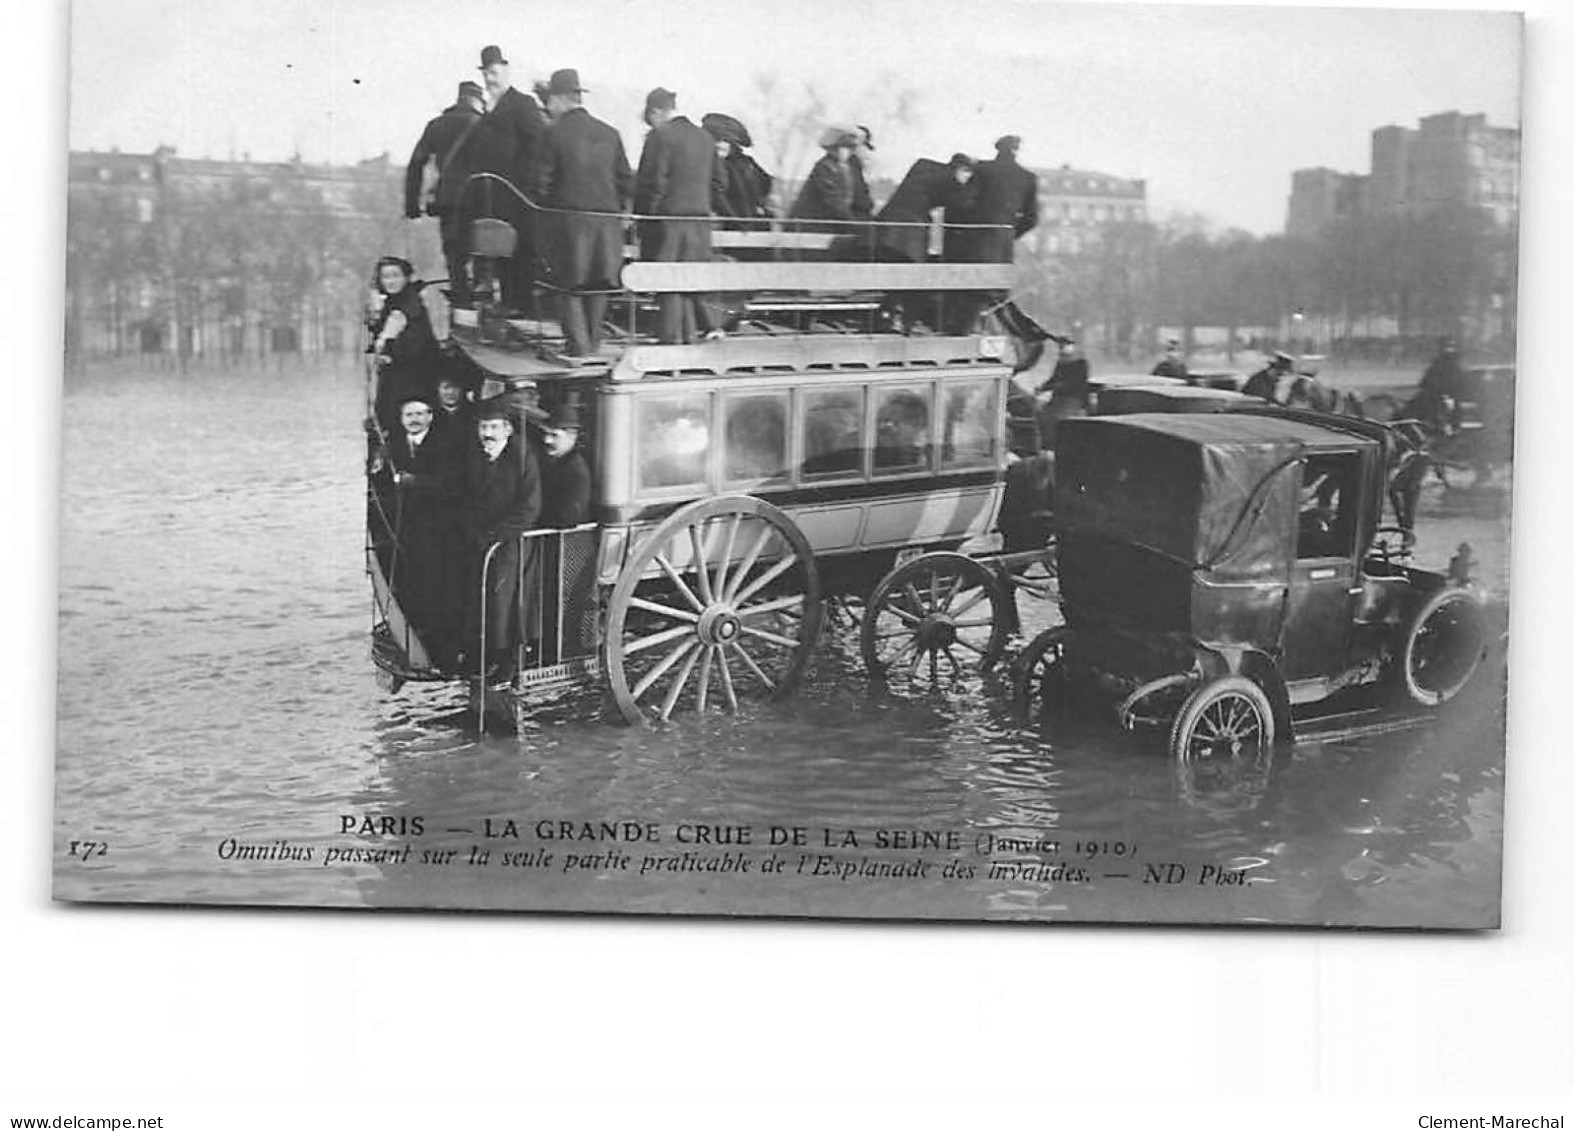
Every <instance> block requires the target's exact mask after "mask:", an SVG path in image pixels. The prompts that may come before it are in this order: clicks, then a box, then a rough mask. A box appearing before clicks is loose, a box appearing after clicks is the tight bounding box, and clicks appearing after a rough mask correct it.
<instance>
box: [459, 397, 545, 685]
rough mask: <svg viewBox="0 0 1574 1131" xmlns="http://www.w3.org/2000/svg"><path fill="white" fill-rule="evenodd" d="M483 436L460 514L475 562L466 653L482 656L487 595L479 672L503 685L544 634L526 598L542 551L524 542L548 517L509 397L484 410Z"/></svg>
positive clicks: (480, 409) (479, 412)
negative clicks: (525, 646)
mask: <svg viewBox="0 0 1574 1131" xmlns="http://www.w3.org/2000/svg"><path fill="white" fill-rule="evenodd" d="M476 437H477V441H478V445H477V446H476V447H475V448H472V449H471V451H470V453H469V460H468V462H467V464H466V466H465V478H464V500H463V505H462V507H461V509H460V530H461V533H462V534H463V537H464V542H465V545H466V547H467V549H468V550H469V552H470V555H471V560H472V561H473V562H474V563H475V564H474V565H473V567H472V569H471V571H470V577H471V578H473V579H474V580H473V581H471V583H470V584H469V585H468V589H467V592H468V600H467V603H466V614H465V635H464V641H463V647H464V648H465V649H467V650H468V649H474V648H476V647H477V644H478V642H479V641H480V640H481V634H482V631H483V625H482V609H481V594H482V592H483V591H484V593H485V595H486V609H485V625H484V630H485V633H486V638H485V647H484V650H483V654H482V655H481V656H479V657H476V667H477V670H478V671H480V672H482V673H484V674H486V675H487V677H488V678H489V679H491V680H502V679H506V678H508V677H510V676H512V675H513V672H514V668H515V662H514V660H515V655H516V650H517V649H518V647H519V646H520V644H522V643H523V642H524V641H525V640H527V639H533V638H534V637H535V636H537V635H538V634H539V633H538V630H537V628H536V626H537V624H538V620H539V610H537V609H535V608H533V607H531V608H524V609H521V608H520V606H521V604H523V603H524V602H523V601H522V600H521V597H522V595H524V594H529V593H530V592H531V591H532V590H533V579H534V577H535V573H534V566H535V561H534V558H535V551H534V543H533V542H523V543H522V541H521V539H520V537H519V535H521V534H523V533H525V532H526V531H528V530H532V529H534V528H535V527H536V526H537V524H538V523H537V520H538V519H539V518H540V516H541V473H540V470H539V469H538V467H537V465H536V454H535V452H534V451H533V450H531V449H530V448H529V447H527V446H526V445H525V437H524V433H523V432H522V431H520V430H518V429H516V427H515V426H514V420H513V415H512V412H511V409H510V407H509V405H508V404H507V403H506V399H505V398H503V397H494V398H493V399H492V400H490V401H484V402H482V403H481V404H480V405H478V406H477V409H476ZM494 545H495V546H496V547H497V549H496V551H495V552H493V553H492V555H491V560H490V562H488V560H487V554H488V551H490V550H491V548H492V547H493V546H494ZM521 575H523V576H524V577H525V581H526V585H525V588H524V589H523V590H521V589H520V587H519V580H520V577H521ZM521 614H523V615H521Z"/></svg>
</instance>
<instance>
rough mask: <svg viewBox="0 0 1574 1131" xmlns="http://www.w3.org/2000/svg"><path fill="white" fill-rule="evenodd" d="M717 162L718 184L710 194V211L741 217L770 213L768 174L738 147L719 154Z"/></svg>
mask: <svg viewBox="0 0 1574 1131" xmlns="http://www.w3.org/2000/svg"><path fill="white" fill-rule="evenodd" d="M720 165H721V173H722V175H721V186H720V189H719V191H716V192H715V193H714V194H713V195H712V197H711V211H712V212H714V213H716V215H718V216H726V217H729V218H736V219H740V220H752V219H755V218H757V217H761V216H769V215H770V204H769V202H770V197H771V183H772V182H771V175H770V174H769V173H767V172H766V171H765V170H764V169H762V168H760V165H759V163H758V162H757V161H755V160H754V158H752V157H750V156H749V155H748V154H747V153H745V152H743V150H741V149H737V148H734V149H733V151H732V152H731V153H730V154H728V155H727V156H726V157H724V158H722V160H721V162H720Z"/></svg>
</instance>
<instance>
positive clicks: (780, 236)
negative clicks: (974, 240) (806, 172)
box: [460, 173, 1015, 293]
mask: <svg viewBox="0 0 1574 1131" xmlns="http://www.w3.org/2000/svg"><path fill="white" fill-rule="evenodd" d="M494 182H495V183H497V184H499V185H501V186H502V187H503V188H504V189H505V190H506V191H507V192H509V193H510V194H512V196H513V197H514V199H515V200H516V201H517V202H518V203H519V204H520V205H521V206H522V207H524V208H525V209H526V210H527V211H529V212H530V213H533V214H535V215H536V216H600V217H604V218H607V219H616V220H618V221H620V222H624V223H627V222H634V223H643V222H660V221H663V220H704V221H707V222H709V223H711V224H712V225H716V227H714V228H713V230H712V232H711V246H712V247H713V248H716V249H718V250H746V249H750V250H768V251H797V252H825V251H829V250H831V248H832V246H833V245H834V244H835V243H836V242H837V241H838V240H845V241H848V242H849V243H850V244H852V246H855V247H860V248H862V249H863V250H866V251H867V252H868V253H869V255H870V259H868V260H866V261H858V260H853V261H846V260H843V261H825V260H812V261H807V262H794V261H787V262H785V263H784V262H779V261H773V262H771V263H760V262H748V263H719V264H696V263H692V262H690V263H682V264H678V263H667V262H663V263H659V264H656V263H632V264H630V265H629V267H628V268H627V269H626V271H625V275H627V274H628V272H630V271H633V272H634V281H632V282H625V287H626V289H628V290H634V291H659V292H668V293H674V292H675V293H704V292H716V291H722V292H726V291H760V290H806V291H846V290H892V291H902V290H907V291H913V290H1005V289H1009V288H1010V287H1011V284H1012V282H1013V281H1014V277H1015V276H1014V273H1013V272H1012V270H1011V264H1009V263H1004V264H1002V263H940V264H930V263H912V262H882V261H877V260H875V259H874V258H873V255H874V250H875V248H876V246H877V245H878V242H879V241H878V239H877V238H876V237H878V235H879V234H881V233H894V232H910V231H921V232H923V233H925V234H926V235H927V234H928V233H929V232H930V231H931V229H932V224H931V222H930V221H929V220H921V221H911V220H874V219H869V220H835V219H821V218H803V219H798V218H793V217H787V218H779V217H758V218H743V219H740V218H737V217H730V216H693V217H686V216H655V215H647V214H643V213H637V212H603V211H597V210H593V209H574V208H554V207H550V206H547V205H542V204H540V203H538V202H536V201H535V200H533V199H531V197H530V196H529V195H528V194H527V193H525V192H524V191H522V190H521V189H520V188H519V187H518V186H517V185H515V184H514V183H513V182H512V181H510V180H509V179H508V178H507V177H504V176H502V175H500V174H497V173H474V174H471V176H470V177H469V179H468V180H467V181H466V183H465V187H464V190H463V191H462V192H461V196H460V201H461V204H463V203H464V202H465V200H466V199H467V197H469V196H471V195H473V191H474V189H475V187H476V186H478V185H482V184H491V183H494ZM475 219H493V220H496V219H499V218H498V217H496V216H490V217H481V216H476V217H475ZM503 222H506V220H504V221H503ZM727 225H737V226H736V227H730V226H727ZM944 227H945V230H946V231H948V232H951V231H974V232H987V231H1003V230H1010V225H1007V224H972V223H948V224H946V225H944ZM860 237H861V242H860ZM697 267H699V268H705V269H706V270H705V271H704V272H695V271H694V270H693V269H694V268H697ZM652 268H656V269H657V270H651V269H652ZM677 268H683V269H684V270H675V269H677ZM717 268H722V269H724V270H720V271H715V269H717ZM784 268H795V269H796V270H784ZM827 268H830V269H831V270H827ZM712 271H714V272H715V273H714V275H713V274H711V273H710V272H712Z"/></svg>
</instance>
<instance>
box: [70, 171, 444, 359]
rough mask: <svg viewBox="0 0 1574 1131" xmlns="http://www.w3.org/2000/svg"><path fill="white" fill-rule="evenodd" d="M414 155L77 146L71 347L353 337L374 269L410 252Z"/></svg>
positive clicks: (237, 353)
mask: <svg viewBox="0 0 1574 1131" xmlns="http://www.w3.org/2000/svg"><path fill="white" fill-rule="evenodd" d="M402 191H403V169H402V168H401V167H398V166H396V165H394V164H393V163H392V162H390V161H389V160H388V158H387V156H386V155H384V156H381V157H378V158H374V159H372V160H369V161H364V162H361V163H359V164H356V165H351V166H332V165H317V164H309V163H306V162H303V161H299V160H295V161H287V162H262V161H252V160H249V159H242V160H226V161H217V160H207V159H194V158H185V157H181V156H179V155H178V154H177V153H176V152H175V151H174V150H173V149H169V148H160V149H157V150H155V151H154V152H152V153H148V154H131V153H119V152H115V151H111V152H108V153H99V152H77V153H72V154H70V157H69V162H68V173H67V193H68V203H67V239H66V243H67V248H66V292H67V293H66V347H67V351H68V353H72V354H74V355H78V356H84V357H86V356H94V355H106V354H107V355H124V354H171V355H175V356H178V357H180V358H182V359H184V358H187V357H198V356H208V357H213V356H218V357H225V358H239V357H266V356H270V355H275V354H292V353H303V352H304V353H316V352H325V351H326V352H332V351H337V350H345V349H352V348H355V347H356V343H357V341H358V327H359V321H360V317H361V310H362V308H363V305H364V301H365V291H366V273H367V271H368V269H369V266H370V264H371V263H372V262H373V261H374V260H375V259H376V257H377V256H378V255H381V254H385V253H387V252H395V253H398V254H405V255H407V256H409V255H410V253H411V249H410V248H409V247H408V246H406V245H408V244H409V243H410V241H411V240H412V238H414V236H415V234H414V233H412V232H411V231H410V229H409V228H408V226H407V225H405V224H404V223H403V221H402V219H401V216H402V211H401V207H400V205H401V194H402Z"/></svg>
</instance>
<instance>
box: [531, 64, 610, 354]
mask: <svg viewBox="0 0 1574 1131" xmlns="http://www.w3.org/2000/svg"><path fill="white" fill-rule="evenodd" d="M584 93H585V88H584V87H583V86H581V85H580V82H579V72H578V71H576V70H573V69H571V68H565V69H563V70H560V71H555V72H553V74H552V78H551V80H550V81H549V82H548V83H547V111H548V113H549V114H550V115H551V116H552V125H551V126H549V127H548V128H547V131H546V133H545V134H544V135H543V138H542V143H541V148H540V159H539V160H538V161H537V163H536V175H535V185H534V187H535V197H536V199H537V200H538V201H539V202H540V203H541V204H542V205H543V206H545V207H547V208H550V209H553V210H555V211H554V212H553V213H551V214H550V215H549V217H548V219H549V220H550V224H549V225H548V232H549V235H548V238H547V241H546V243H547V255H546V259H547V264H548V267H549V268H550V271H551V276H552V278H551V282H552V285H553V286H554V287H556V288H557V289H558V290H559V291H560V292H561V294H562V318H563V334H564V337H565V338H566V339H567V345H566V349H567V352H568V353H569V355H570V356H571V357H574V358H576V359H580V358H593V357H594V356H595V355H596V354H597V352H598V351H599V350H600V348H601V333H602V323H603V321H604V320H605V318H606V313H607V295H608V293H609V292H611V291H612V290H614V289H616V288H617V286H618V277H619V275H620V274H621V273H622V270H623V215H622V214H623V213H624V212H625V211H626V210H627V208H628V205H629V200H630V198H631V197H632V196H633V190H634V170H633V169H631V168H630V167H629V162H628V155H627V154H626V153H625V152H624V150H623V139H622V137H620V136H619V135H618V131H617V130H615V129H613V128H612V127H611V126H609V125H607V123H605V122H603V121H601V120H600V119H599V118H593V117H591V115H590V113H589V112H588V111H587V110H586V109H585V107H584Z"/></svg>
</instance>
